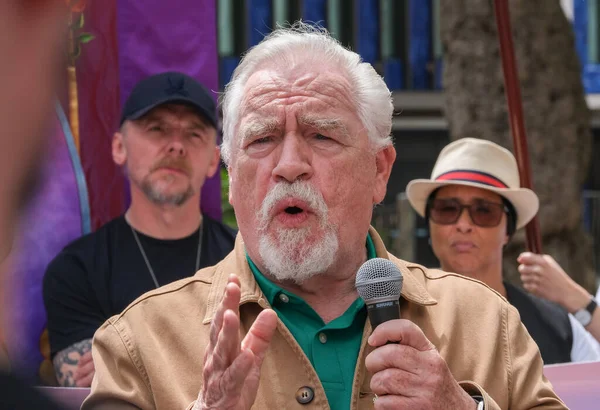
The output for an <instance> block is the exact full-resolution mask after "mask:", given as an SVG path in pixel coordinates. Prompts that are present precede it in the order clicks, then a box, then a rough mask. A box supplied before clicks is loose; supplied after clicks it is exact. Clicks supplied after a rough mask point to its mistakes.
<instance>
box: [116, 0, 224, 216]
mask: <svg viewBox="0 0 600 410" xmlns="http://www.w3.org/2000/svg"><path fill="white" fill-rule="evenodd" d="M117 31H118V39H119V70H120V83H121V106H122V105H123V103H124V101H125V99H126V98H127V96H128V95H129V93H130V92H131V89H132V88H133V86H134V85H135V84H136V83H137V82H138V81H139V80H141V79H142V78H145V77H147V76H149V75H152V74H157V73H160V72H164V71H181V72H184V73H186V74H188V75H190V76H192V77H194V78H196V79H197V80H198V81H199V82H201V83H202V84H203V85H204V86H206V87H207V88H208V89H209V90H211V91H213V93H214V94H213V96H214V98H215V99H216V97H217V91H218V84H219V83H218V54H217V15H216V7H215V0H171V1H146V0H127V1H119V2H118V4H117ZM201 204H202V210H203V211H204V212H206V213H207V214H208V215H209V216H211V217H213V218H216V219H221V180H220V177H219V172H217V173H216V175H215V176H214V177H213V178H210V179H209V180H207V181H206V183H205V184H204V187H203V189H202V199H201Z"/></svg>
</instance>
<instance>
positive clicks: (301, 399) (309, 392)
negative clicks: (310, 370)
mask: <svg viewBox="0 0 600 410" xmlns="http://www.w3.org/2000/svg"><path fill="white" fill-rule="evenodd" d="M314 398H315V392H314V391H313V389H311V388H310V387H308V386H304V387H300V388H299V389H298V391H297V392H296V401H297V402H298V403H300V404H308V403H310V402H311V401H312V400H313V399H314Z"/></svg>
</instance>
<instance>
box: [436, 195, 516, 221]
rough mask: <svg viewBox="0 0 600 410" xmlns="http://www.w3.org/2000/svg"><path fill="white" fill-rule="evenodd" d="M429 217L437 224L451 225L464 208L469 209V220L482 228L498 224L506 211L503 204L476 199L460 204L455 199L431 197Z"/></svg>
mask: <svg viewBox="0 0 600 410" xmlns="http://www.w3.org/2000/svg"><path fill="white" fill-rule="evenodd" d="M428 209H429V218H431V220H432V221H433V222H435V223H436V224H439V225H452V224H454V223H456V222H457V221H458V219H459V218H460V216H461V215H462V213H463V210H464V209H467V210H468V211H469V216H470V217H471V221H473V223H474V224H475V225H477V226H481V227H483V228H492V227H495V226H498V225H499V224H500V221H502V214H505V213H508V208H507V207H506V206H505V205H504V204H499V203H495V202H488V201H484V200H482V199H476V200H475V201H474V202H473V203H472V204H466V205H465V204H461V203H460V202H459V201H458V200H457V199H454V198H448V199H433V200H431V201H429V204H428Z"/></svg>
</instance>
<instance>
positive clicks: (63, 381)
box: [52, 339, 92, 387]
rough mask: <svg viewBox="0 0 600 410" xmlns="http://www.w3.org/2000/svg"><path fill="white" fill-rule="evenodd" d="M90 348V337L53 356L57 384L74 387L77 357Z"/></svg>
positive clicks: (79, 357)
mask: <svg viewBox="0 0 600 410" xmlns="http://www.w3.org/2000/svg"><path fill="white" fill-rule="evenodd" d="M90 350H92V339H86V340H82V341H81V342H77V343H74V344H72V345H71V346H69V347H67V348H66V349H64V350H61V351H60V352H58V353H57V354H56V356H54V359H52V362H53V363H54V372H55V373H56V378H57V380H58V384H59V385H61V386H64V387H75V377H74V375H75V370H77V364H78V363H79V359H81V356H83V355H84V354H85V353H86V352H89V351H90Z"/></svg>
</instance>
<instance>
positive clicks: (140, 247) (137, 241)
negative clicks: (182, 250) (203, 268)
mask: <svg viewBox="0 0 600 410" xmlns="http://www.w3.org/2000/svg"><path fill="white" fill-rule="evenodd" d="M125 222H127V225H129V228H130V229H131V233H133V237H134V238H135V241H136V243H137V246H138V248H139V250H140V253H141V254H142V257H143V258H144V262H146V267H147V268H148V272H150V276H152V280H153V281H154V285H155V286H156V287H157V288H159V287H160V285H159V284H158V280H156V275H155V274H154V269H152V265H150V261H149V260H148V256H146V252H145V251H144V247H143V246H142V242H140V238H139V237H138V234H137V232H136V230H135V229H133V226H131V224H130V223H129V221H128V220H127V218H125ZM203 225H204V224H203V223H202V222H201V223H200V228H198V250H197V251H196V269H195V270H194V273H196V272H198V269H199V268H200V254H201V253H202V228H203Z"/></svg>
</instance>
